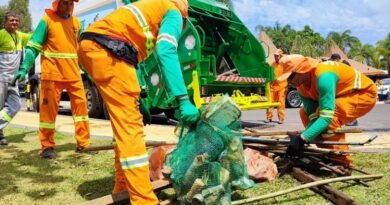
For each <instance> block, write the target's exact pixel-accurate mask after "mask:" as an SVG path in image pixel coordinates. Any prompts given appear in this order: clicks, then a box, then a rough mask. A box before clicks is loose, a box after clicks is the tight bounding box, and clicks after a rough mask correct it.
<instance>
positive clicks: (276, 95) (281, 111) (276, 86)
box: [267, 49, 287, 124]
mask: <svg viewBox="0 0 390 205" xmlns="http://www.w3.org/2000/svg"><path fill="white" fill-rule="evenodd" d="M282 56H283V50H282V49H278V50H276V52H275V53H274V58H275V62H274V63H273V64H272V67H273V68H274V74H275V78H277V77H279V76H280V75H281V74H282V67H281V66H280V65H279V59H280V58H281V57H282ZM270 87H271V96H272V101H273V102H280V105H279V106H278V108H277V111H278V119H279V121H278V123H279V124H283V122H284V118H285V109H286V88H287V80H283V81H278V80H277V79H275V80H274V81H272V82H271V83H270ZM273 111H274V108H273V107H271V108H268V109H267V121H269V122H272V117H273Z"/></svg>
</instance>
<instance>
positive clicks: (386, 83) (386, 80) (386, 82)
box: [382, 78, 390, 85]
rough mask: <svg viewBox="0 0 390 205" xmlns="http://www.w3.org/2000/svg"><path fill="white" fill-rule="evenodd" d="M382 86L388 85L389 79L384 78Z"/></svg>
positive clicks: (389, 83)
mask: <svg viewBox="0 0 390 205" xmlns="http://www.w3.org/2000/svg"><path fill="white" fill-rule="evenodd" d="M382 82H383V85H390V78H386V79H383V80H382Z"/></svg>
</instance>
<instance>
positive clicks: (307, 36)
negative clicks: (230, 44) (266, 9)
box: [255, 22, 390, 73]
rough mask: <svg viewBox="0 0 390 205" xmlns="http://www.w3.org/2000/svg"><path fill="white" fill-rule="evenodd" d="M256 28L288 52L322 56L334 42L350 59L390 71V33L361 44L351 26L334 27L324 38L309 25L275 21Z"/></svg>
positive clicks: (316, 56)
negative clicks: (295, 26)
mask: <svg viewBox="0 0 390 205" xmlns="http://www.w3.org/2000/svg"><path fill="white" fill-rule="evenodd" d="M255 31H256V32H261V31H264V32H265V33H266V34H267V35H268V36H269V37H270V38H271V39H272V41H273V43H274V44H275V46H276V47H277V48H281V49H283V50H285V51H287V52H288V53H295V54H301V55H304V56H311V57H314V58H318V57H321V56H322V55H323V54H324V53H325V51H326V50H327V49H328V48H330V45H332V42H334V43H336V45H338V46H339V47H340V49H342V50H343V51H344V53H345V54H347V56H348V57H349V58H350V59H354V60H356V61H359V62H361V63H365V64H367V65H371V66H374V67H375V68H379V69H384V70H387V71H389V73H390V33H389V34H388V35H387V37H386V38H385V39H384V40H381V41H378V42H377V44H376V46H373V45H371V44H362V43H361V41H360V40H359V39H358V38H357V37H355V36H353V35H352V32H351V30H345V31H341V32H336V31H332V32H329V34H328V35H327V37H326V38H323V37H322V36H321V35H320V34H319V33H318V32H315V31H314V30H313V29H312V28H310V26H305V27H304V28H303V29H302V30H295V29H293V28H292V27H291V26H290V25H288V24H287V25H284V26H283V25H281V24H280V23H279V22H276V23H275V25H274V26H262V25H257V26H256V27H255Z"/></svg>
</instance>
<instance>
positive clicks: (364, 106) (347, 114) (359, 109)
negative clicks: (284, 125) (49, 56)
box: [299, 89, 376, 166]
mask: <svg viewBox="0 0 390 205" xmlns="http://www.w3.org/2000/svg"><path fill="white" fill-rule="evenodd" d="M375 103H376V90H375V89H370V90H369V91H355V92H353V93H350V94H347V95H344V96H341V97H337V98H336V109H335V113H334V116H333V120H332V122H331V124H330V125H329V126H328V128H327V130H335V129H338V128H341V126H343V125H345V124H346V123H348V122H352V121H354V120H356V119H357V118H359V117H362V116H363V115H365V114H367V113H368V112H369V111H370V110H371V109H372V108H374V106H375ZM319 113H320V111H319V109H317V117H318V116H319ZM299 114H300V116H301V120H302V123H303V125H304V126H305V127H307V125H308V124H309V122H310V119H309V117H308V116H307V115H306V113H305V112H304V110H303V108H301V109H300V112H299ZM316 140H319V141H337V142H345V134H335V135H330V136H327V135H325V134H323V135H321V136H318V137H317V138H316ZM319 147H323V148H328V149H339V150H348V149H349V147H348V145H322V146H319ZM332 158H333V159H334V160H335V161H338V162H340V163H342V164H344V165H346V166H350V165H352V158H351V156H333V157H332Z"/></svg>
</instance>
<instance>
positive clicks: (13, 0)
mask: <svg viewBox="0 0 390 205" xmlns="http://www.w3.org/2000/svg"><path fill="white" fill-rule="evenodd" d="M28 5H29V0H10V1H9V2H8V5H7V6H2V7H0V20H1V21H2V23H1V25H0V29H2V28H4V24H3V23H4V16H5V13H7V12H8V11H15V12H17V13H19V14H20V30H21V31H23V32H31V31H32V29H31V28H32V26H31V25H32V20H31V14H30V12H29V11H28Z"/></svg>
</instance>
